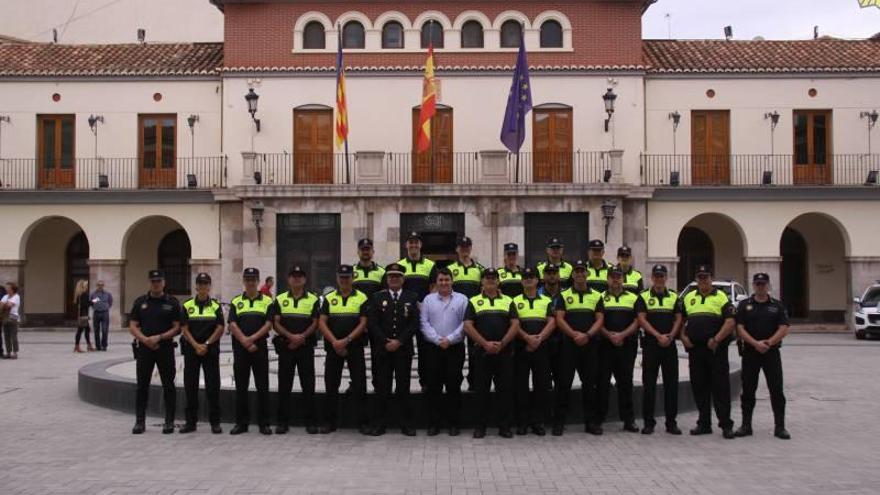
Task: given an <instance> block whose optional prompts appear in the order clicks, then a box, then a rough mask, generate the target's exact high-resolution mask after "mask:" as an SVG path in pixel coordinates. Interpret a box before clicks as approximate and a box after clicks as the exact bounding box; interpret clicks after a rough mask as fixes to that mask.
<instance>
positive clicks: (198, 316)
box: [183, 297, 221, 321]
mask: <svg viewBox="0 0 880 495" xmlns="http://www.w3.org/2000/svg"><path fill="white" fill-rule="evenodd" d="M183 310H184V311H186V317H187V319H189V320H202V321H214V320H216V319H217V313H220V312H221V309H220V303H219V302H217V301H216V300H214V299H211V300H210V302H209V303H208V304H205V305H203V306H199V305H198V303H196V298H194V297H193V298H190V299H187V300H186V301H184V303H183Z"/></svg>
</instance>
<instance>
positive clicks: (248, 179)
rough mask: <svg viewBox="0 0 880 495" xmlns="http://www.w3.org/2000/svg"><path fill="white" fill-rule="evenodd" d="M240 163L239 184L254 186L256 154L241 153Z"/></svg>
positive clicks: (249, 152)
mask: <svg viewBox="0 0 880 495" xmlns="http://www.w3.org/2000/svg"><path fill="white" fill-rule="evenodd" d="M241 161H242V163H241V173H242V175H241V183H242V184H244V185H249V184H255V183H256V182H255V181H254V170H256V161H257V154H256V153H254V152H253V151H242V152H241ZM264 179H265V177H264Z"/></svg>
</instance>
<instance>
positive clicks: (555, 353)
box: [538, 284, 562, 415]
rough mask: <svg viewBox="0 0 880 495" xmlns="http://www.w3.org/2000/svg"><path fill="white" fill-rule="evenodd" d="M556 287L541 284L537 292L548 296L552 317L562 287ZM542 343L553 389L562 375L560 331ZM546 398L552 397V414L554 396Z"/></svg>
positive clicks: (551, 388) (554, 314)
mask: <svg viewBox="0 0 880 495" xmlns="http://www.w3.org/2000/svg"><path fill="white" fill-rule="evenodd" d="M556 289H557V290H556V291H550V290H548V289H547V286H546V285H543V284H542V285H541V286H540V287H538V294H541V295H542V296H547V297H549V298H550V307H551V310H552V312H553V316H554V317H555V316H556V305H557V298H558V296H559V294H561V293H562V287H561V286H559V285H557V286H556ZM544 345H545V346H547V361H548V363H549V364H548V366H549V367H550V390H554V389H555V388H556V382H558V381H559V379H560V377H561V376H562V331H561V330H559V329H558V328H557V330H556V331H555V332H553V333H551V334H550V338H549V339H547V342H546V343H545V344H544ZM548 399H552V400H551V408H550V409H551V415H552V409H553V401H554V400H555V396H554V397H552V398H548Z"/></svg>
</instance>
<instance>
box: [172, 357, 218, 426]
mask: <svg viewBox="0 0 880 495" xmlns="http://www.w3.org/2000/svg"><path fill="white" fill-rule="evenodd" d="M181 346H182V348H183V350H182V352H183V389H184V391H185V392H186V422H187V423H188V424H196V423H198V421H199V372H200V371H204V374H205V395H206V396H207V397H208V419H209V421H210V422H211V424H212V425H214V424H219V423H220V346H219V345H217V344H214V345H212V346H210V347H208V353H207V354H205V355H204V356H199V355H198V354H196V351H195V350H194V349H193V348H192V347H190V346H189V344H187V343H185V342H183V343H181Z"/></svg>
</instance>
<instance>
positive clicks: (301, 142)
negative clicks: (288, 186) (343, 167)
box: [293, 108, 335, 184]
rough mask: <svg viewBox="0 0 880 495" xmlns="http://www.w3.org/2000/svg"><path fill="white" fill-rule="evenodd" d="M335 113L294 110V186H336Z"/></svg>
mask: <svg viewBox="0 0 880 495" xmlns="http://www.w3.org/2000/svg"><path fill="white" fill-rule="evenodd" d="M334 136H335V133H334V131H333V109H331V108H295V109H294V110H293V182H294V183H295V184H332V183H333V139H334Z"/></svg>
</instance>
